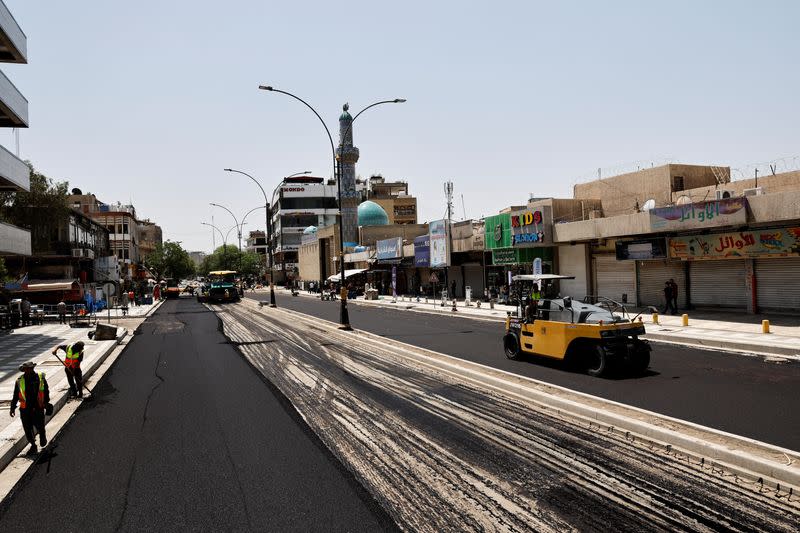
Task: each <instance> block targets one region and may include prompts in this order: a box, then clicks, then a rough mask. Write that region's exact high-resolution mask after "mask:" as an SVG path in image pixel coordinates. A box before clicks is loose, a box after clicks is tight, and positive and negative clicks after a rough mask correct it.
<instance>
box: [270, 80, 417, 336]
mask: <svg viewBox="0 0 800 533" xmlns="http://www.w3.org/2000/svg"><path fill="white" fill-rule="evenodd" d="M258 88H259V89H261V90H263V91H270V92H276V93H281V94H285V95H286V96H289V97H291V98H294V99H295V100H297V101H299V102H300V103H302V104H303V105H305V106H306V107H307V108H309V109H310V110H311V111H312V112H313V113H314V115H316V116H317V118H318V119H319V121H320V122H321V123H322V126H323V127H324V128H325V133H327V134H328V140H329V141H330V143H331V155H332V156H333V175H334V177H335V178H336V188H337V191H338V194H339V282H340V284H341V287H340V289H341V297H340V301H341V306H340V311H339V324H340V326H339V329H343V330H346V331H351V330H352V329H353V328H352V327H351V326H350V315H349V313H348V311H347V291H346V290H345V284H344V280H345V265H344V229H343V226H344V218H343V217H342V177H341V172H340V169H341V163H339V164H337V159H336V148H335V147H334V144H333V137H332V136H331V132H330V130H329V129H328V126H327V124H325V121H324V120H322V117H321V116H320V115H319V113H317V110H316V109H314V108H313V107H311V105H310V104H309V103H308V102H306V101H305V100H303V99H302V98H300V97H299V96H296V95H294V94H292V93H289V92H286V91H282V90H280V89H276V88H274V87H272V86H270V85H259V86H258ZM403 102H405V99H402V98H396V99H394V100H382V101H380V102H375V103H374V104H370V105H368V106H367V107H365V108H364V109H362V110H361V111H359V112H358V113H357V114H356V116H355V117H354V118H353V120H352V121H351V123H350V126H349V127H348V129H347V131H346V132H345V134H344V136H342V138H341V139H340V143H339V148H340V152H341V149H342V147H343V146H344V139H345V138H346V137H347V135H348V133H349V132H350V131H351V130H352V127H353V122H355V119H356V118H358V116H359V115H360V114H361V113H363V112H364V111H366V110H367V109H370V108H371V107H375V106H377V105H380V104H388V103H393V104H399V103H403Z"/></svg>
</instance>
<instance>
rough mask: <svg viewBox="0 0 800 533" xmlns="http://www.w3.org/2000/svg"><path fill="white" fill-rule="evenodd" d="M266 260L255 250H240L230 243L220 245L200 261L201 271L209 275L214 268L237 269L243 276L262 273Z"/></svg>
mask: <svg viewBox="0 0 800 533" xmlns="http://www.w3.org/2000/svg"><path fill="white" fill-rule="evenodd" d="M263 263H264V260H263V259H262V258H261V256H260V255H259V254H257V253H255V252H247V251H243V252H239V249H238V248H237V247H236V246H234V245H232V244H228V245H225V246H220V247H219V248H217V249H216V250H214V253H212V254H211V255H207V256H206V257H205V258H204V259H203V262H202V263H200V268H199V269H198V271H199V273H200V274H202V275H203V276H205V275H208V273H209V272H212V271H214V270H236V271H237V272H239V273H240V274H241V275H242V276H244V277H247V276H258V275H259V274H260V273H261V270H262V267H263Z"/></svg>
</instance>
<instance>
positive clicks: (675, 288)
mask: <svg viewBox="0 0 800 533" xmlns="http://www.w3.org/2000/svg"><path fill="white" fill-rule="evenodd" d="M669 284H670V286H671V287H672V310H673V311H675V314H677V313H678V284H677V283H675V280H674V279H673V278H670V280H669Z"/></svg>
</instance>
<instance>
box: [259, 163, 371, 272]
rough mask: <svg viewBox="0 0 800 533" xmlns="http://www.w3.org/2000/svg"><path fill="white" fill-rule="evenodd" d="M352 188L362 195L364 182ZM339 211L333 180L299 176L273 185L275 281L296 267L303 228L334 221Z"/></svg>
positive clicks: (324, 224) (333, 222)
mask: <svg viewBox="0 0 800 533" xmlns="http://www.w3.org/2000/svg"><path fill="white" fill-rule="evenodd" d="M355 191H356V192H357V193H358V194H359V195H360V197H362V198H363V196H365V192H366V184H365V183H363V182H360V181H358V182H356V184H355ZM338 214H339V205H338V202H337V187H336V182H335V181H333V180H327V181H326V180H325V179H324V178H317V177H312V176H299V177H293V178H287V179H285V180H284V181H283V182H282V183H281V184H280V185H279V186H278V188H277V189H275V192H274V193H273V197H272V235H271V240H272V247H273V248H272V251H273V268H274V269H275V271H276V272H275V280H276V281H283V280H284V279H285V274H286V272H293V271H294V270H295V269H296V268H297V252H298V250H299V249H300V244H301V239H302V236H303V231H304V230H305V229H306V228H308V227H311V226H314V227H323V226H330V225H333V224H335V223H336V219H337V215H338ZM265 253H266V251H265Z"/></svg>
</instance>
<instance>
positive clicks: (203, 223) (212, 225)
mask: <svg viewBox="0 0 800 533" xmlns="http://www.w3.org/2000/svg"><path fill="white" fill-rule="evenodd" d="M200 224H202V225H204V226H210V227H212V228H214V229H215V230H217V232H219V236H220V237H222V242H223V243H224V242H225V236H224V235H223V234H222V231H221V230H220V229H219V228H218V227H216V226H215V225H214V224H209V223H208V222H201V223H200Z"/></svg>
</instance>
